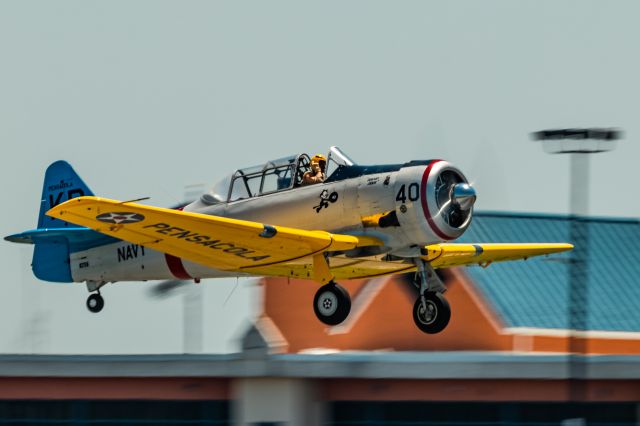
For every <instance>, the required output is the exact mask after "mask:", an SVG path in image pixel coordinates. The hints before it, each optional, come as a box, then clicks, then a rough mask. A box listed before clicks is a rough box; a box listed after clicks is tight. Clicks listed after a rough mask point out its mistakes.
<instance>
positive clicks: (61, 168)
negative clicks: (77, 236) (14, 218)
mask: <svg viewBox="0 0 640 426" xmlns="http://www.w3.org/2000/svg"><path fill="white" fill-rule="evenodd" d="M83 195H93V192H91V190H90V189H89V187H88V186H87V185H86V184H85V183H84V182H83V181H82V179H81V178H80V176H78V174H77V173H76V172H75V171H74V170H73V167H71V166H70V165H69V163H67V162H66V161H56V162H55V163H53V164H51V165H50V166H49V167H48V168H47V171H46V172H45V174H44V185H43V187H42V198H41V199H40V200H41V202H40V214H39V216H38V228H49V229H51V228H65V227H67V226H69V224H68V223H67V222H64V221H62V220H60V219H54V218H52V217H49V216H47V215H45V213H46V212H47V211H48V210H49V209H51V208H53V207H55V206H57V205H58V204H60V203H63V202H65V201H67V200H70V199H72V198H76V197H81V196H83ZM71 226H73V225H71Z"/></svg>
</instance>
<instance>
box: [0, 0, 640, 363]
mask: <svg viewBox="0 0 640 426" xmlns="http://www.w3.org/2000/svg"><path fill="white" fill-rule="evenodd" d="M638 16H640V3H638V2H637V1H616V2H608V1H598V2H596V1H585V0H580V1H558V0H553V1H528V2H525V1H512V0H505V1H476V0H469V1H448V2H439V1H415V2H410V1H394V2H391V1H387V2H376V1H349V2H343V1H329V2H326V1H325V2H299V1H269V2H263V1H255V2H240V1H219V2H214V1H202V2H197V1H188V2H187V1H181V2H178V1H173V2H167V1H155V0H154V1H135V2H132V1H110V2H92V1H80V0H79V1H56V2H50V1H0V143H1V144H2V147H3V152H4V155H3V156H2V167H1V168H0V173H1V178H2V181H3V182H5V185H4V188H5V189H4V194H5V195H4V196H3V197H2V201H1V203H2V204H1V205H2V207H3V211H4V213H3V214H2V216H1V217H2V220H0V234H1V235H2V236H5V235H8V234H13V233H16V232H20V231H23V230H26V229H31V228H34V227H35V225H36V219H37V213H38V208H39V197H40V192H41V188H42V178H43V174H44V170H45V168H46V167H47V165H48V164H50V163H51V162H53V161H56V160H59V159H64V160H67V161H69V162H70V163H71V164H72V165H73V166H74V168H75V169H76V171H77V172H78V173H79V174H80V175H81V176H82V177H83V179H84V180H85V182H86V183H87V184H88V185H89V186H90V187H91V188H92V189H93V191H94V192H95V193H96V194H98V195H103V196H106V197H110V198H116V199H134V198H139V197H145V196H149V197H151V200H150V201H149V203H152V204H156V205H160V206H166V205H171V204H174V203H176V202H177V201H179V200H181V199H182V193H183V187H184V185H187V184H193V183H206V184H207V185H210V184H213V183H214V182H215V181H216V180H217V179H219V178H221V177H223V176H224V175H226V174H227V173H229V172H230V171H232V170H233V169H235V168H238V167H243V166H250V165H254V164H258V163H262V162H264V161H266V160H269V159H273V158H279V157H283V156H285V155H290V154H296V153H300V152H309V153H316V152H326V150H327V149H328V147H329V146H330V145H338V146H340V147H341V148H342V149H343V150H344V151H345V152H347V153H348V154H349V155H350V156H351V157H353V158H354V159H355V160H356V161H357V162H359V163H362V164H373V163H397V162H405V161H409V160H412V159H428V158H444V159H447V160H449V161H451V162H453V163H454V164H456V165H458V166H459V167H460V168H461V169H462V170H463V171H464V172H465V173H466V175H467V177H468V178H469V179H470V180H471V181H473V182H474V184H475V186H476V189H477V191H478V197H479V198H478V202H477V203H476V208H477V209H479V210H500V211H519V212H550V213H567V212H568V190H569V188H568V176H569V174H568V166H569V159H568V158H567V157H563V156H552V155H548V154H545V153H544V152H543V150H542V147H541V146H539V144H538V143H535V142H532V141H531V140H530V139H529V136H528V135H529V133H530V132H532V131H536V130H540V129H545V128H557V127H575V126H592V127H593V126H606V127H609V126H613V127H619V128H622V129H624V131H625V135H626V138H625V140H623V141H621V142H620V143H618V146H617V149H616V150H615V151H613V152H610V153H605V154H599V155H597V156H594V157H593V158H592V170H591V171H592V173H591V178H592V179H591V189H590V204H589V209H590V212H591V214H594V215H598V216H624V217H638V216H640V197H638V190H637V189H636V186H637V182H638V167H637V163H638V161H640V146H639V145H638V144H637V143H636V140H635V135H637V134H640V128H639V127H640V125H639V124H638V119H637V114H638V111H639V110H640V108H639V105H638V104H639V103H640V84H638V78H639V77H638V76H640V55H639V50H638V40H640V27H638V25H637V17H638ZM0 256H1V259H2V270H3V271H4V274H5V279H4V280H3V282H4V284H3V289H2V297H0V323H1V324H3V325H2V326H0V352H5V353H6V352H31V351H39V352H50V353H123V352H135V353H144V352H148V353H155V352H180V351H181V350H182V335H181V330H182V311H181V309H182V308H181V303H180V300H181V299H180V297H173V298H169V299H166V300H162V301H158V300H154V299H151V298H149V297H148V295H147V293H146V287H148V286H145V284H121V285H108V286H107V287H105V288H104V291H103V295H104V296H105V299H106V307H105V309H104V311H103V312H102V313H100V314H99V315H92V314H90V313H89V312H88V311H87V310H86V308H85V305H84V304H85V299H86V297H87V295H88V293H87V291H86V289H85V287H84V285H82V284H72V285H64V284H48V283H43V282H39V281H37V280H36V279H35V278H33V277H32V274H31V271H30V267H29V264H30V259H31V248H30V247H26V246H25V247H21V246H19V245H15V244H10V243H7V242H4V241H1V242H0ZM254 283H255V282H254V281H252V280H241V281H240V283H239V285H238V290H237V291H236V292H235V293H234V294H233V295H232V296H231V297H230V298H229V301H228V302H227V303H226V304H224V301H225V300H226V299H227V296H228V295H229V293H230V292H231V290H232V288H233V287H234V285H235V280H219V281H215V280H214V281H211V280H210V281H206V282H204V283H203V291H204V303H205V312H206V313H205V334H206V338H205V342H204V349H205V351H207V352H219V351H230V350H233V349H234V348H235V347H236V346H235V340H234V336H238V335H239V333H240V332H241V331H242V328H243V327H244V326H246V325H247V323H248V320H249V318H250V316H251V312H252V310H253V309H255V304H256V303H257V299H256V293H257V292H255V291H253V290H255V286H254ZM300 303H309V308H310V309H311V303H310V301H301V302H300Z"/></svg>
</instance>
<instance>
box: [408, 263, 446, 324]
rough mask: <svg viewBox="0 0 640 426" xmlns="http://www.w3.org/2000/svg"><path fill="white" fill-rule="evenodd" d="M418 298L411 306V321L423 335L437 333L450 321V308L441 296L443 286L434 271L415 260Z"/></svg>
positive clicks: (426, 264) (429, 266)
mask: <svg viewBox="0 0 640 426" xmlns="http://www.w3.org/2000/svg"><path fill="white" fill-rule="evenodd" d="M415 262H416V267H417V269H418V276H417V278H418V279H417V282H416V286H417V287H418V288H419V296H418V298H417V299H416V303H415V304H414V305H413V321H414V322H415V324H416V326H417V327H418V328H419V329H420V331H422V332H423V333H428V334H435V333H439V332H441V331H442V330H444V329H445V328H446V327H447V324H449V320H450V319H451V307H450V306H449V302H447V299H445V297H444V296H443V295H442V292H443V291H444V290H445V287H444V284H442V281H440V278H438V275H437V274H436V272H435V271H434V269H433V268H432V267H431V265H429V264H428V263H427V262H425V261H423V260H422V259H416V260H415Z"/></svg>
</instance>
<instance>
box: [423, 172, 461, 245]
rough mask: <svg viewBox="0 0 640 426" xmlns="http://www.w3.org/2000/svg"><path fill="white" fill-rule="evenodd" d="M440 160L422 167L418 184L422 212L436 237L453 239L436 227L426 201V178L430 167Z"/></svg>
mask: <svg viewBox="0 0 640 426" xmlns="http://www.w3.org/2000/svg"><path fill="white" fill-rule="evenodd" d="M440 161H442V160H433V161H432V162H431V163H429V165H428V166H427V168H426V169H424V173H423V174H422V183H421V185H420V195H421V197H420V198H421V201H422V212H423V213H424V217H425V218H426V219H427V223H428V224H429V226H430V227H431V229H432V230H433V232H435V234H436V235H437V236H438V237H440V238H442V239H443V240H453V237H450V236H448V235H447V234H445V233H444V232H442V231H441V230H440V228H438V225H436V223H435V221H434V220H433V218H432V217H431V213H429V204H428V202H427V180H428V179H429V173H431V169H432V168H433V166H434V165H435V164H436V163H439V162H440Z"/></svg>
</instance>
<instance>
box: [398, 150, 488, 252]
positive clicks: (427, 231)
mask: <svg viewBox="0 0 640 426" xmlns="http://www.w3.org/2000/svg"><path fill="white" fill-rule="evenodd" d="M394 186H395V188H394V190H395V193H396V212H397V215H398V220H399V222H400V225H401V229H402V230H403V232H404V234H405V237H406V239H407V241H410V242H411V243H412V244H416V245H425V244H431V243H434V242H444V241H450V240H454V239H456V238H458V237H460V236H461V235H462V234H463V233H464V231H465V230H466V229H467V228H468V227H469V224H470V223H471V219H472V217H473V205H474V203H475V201H476V192H475V189H474V188H473V187H472V186H471V185H470V184H469V182H468V181H467V178H466V177H465V176H464V174H463V173H462V172H461V171H460V170H459V169H458V168H456V167H454V166H453V165H451V164H450V163H449V162H447V161H443V160H432V161H430V162H428V163H426V165H425V164H424V163H423V164H421V165H416V166H413V165H409V166H406V167H404V168H402V169H401V170H400V171H399V174H398V177H397V179H396V181H395V185H394Z"/></svg>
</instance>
